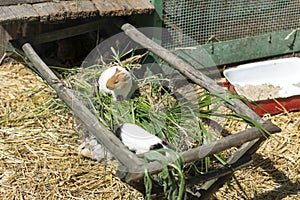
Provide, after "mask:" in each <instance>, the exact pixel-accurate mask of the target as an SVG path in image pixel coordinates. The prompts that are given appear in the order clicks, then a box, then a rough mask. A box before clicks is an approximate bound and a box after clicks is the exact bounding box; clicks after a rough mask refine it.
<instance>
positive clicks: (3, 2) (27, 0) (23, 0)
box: [0, 0, 53, 6]
mask: <svg viewBox="0 0 300 200" xmlns="http://www.w3.org/2000/svg"><path fill="white" fill-rule="evenodd" d="M49 1H53V0H0V6H10V5H17V4H33V3H40V2H49Z"/></svg>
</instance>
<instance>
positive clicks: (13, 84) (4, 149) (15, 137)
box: [0, 64, 300, 199]
mask: <svg viewBox="0 0 300 200" xmlns="http://www.w3.org/2000/svg"><path fill="white" fill-rule="evenodd" d="M0 81H1V87H0V102H1V104H0V106H1V109H0V125H1V128H0V159H1V162H0V197H1V199H138V198H141V197H142V195H141V194H140V193H138V192H137V191H136V190H134V189H132V188H131V187H129V186H128V185H126V184H125V183H123V182H121V181H120V180H119V179H118V178H117V177H116V176H115V175H114V174H115V170H114V169H115V167H114V166H115V164H114V163H108V164H107V165H106V167H105V164H104V163H97V162H94V161H91V160H88V159H84V158H83V157H81V156H79V155H78V154H77V150H76V149H77V147H78V145H79V144H78V133H77V132H76V131H75V128H74V121H73V116H72V114H71V113H70V111H69V109H68V108H66V107H65V106H64V105H63V103H62V102H61V101H60V100H59V99H58V98H57V97H56V95H55V94H54V92H53V90H52V89H50V88H49V87H48V86H47V85H45V83H44V82H43V81H42V80H41V79H40V78H38V77H36V76H35V75H33V74H32V73H31V71H30V70H28V69H26V68H25V67H24V66H22V65H21V64H6V65H3V66H1V67H0ZM266 118H270V119H271V120H272V121H273V122H274V123H275V124H277V125H278V126H280V127H281V128H282V129H283V131H282V132H281V133H278V134H276V135H275V138H276V140H275V138H270V139H268V141H266V142H265V143H264V144H263V145H262V146H261V148H260V149H259V151H258V152H257V154H255V155H254V164H253V165H252V166H251V167H248V168H246V169H242V170H239V171H237V172H236V173H235V175H236V177H237V180H238V181H239V183H240V184H241V186H242V189H241V188H239V187H238V184H237V183H236V181H235V180H232V181H230V182H229V183H227V184H225V185H224V186H223V187H222V188H221V189H220V191H218V192H217V193H216V195H215V196H216V197H217V198H218V199H243V198H248V199H299V196H300V193H299V189H300V183H299V180H300V179H299V169H300V168H299V166H300V163H299V162H300V161H299V160H300V159H299V155H300V147H299V142H300V112H294V113H284V114H280V115H276V116H266ZM226 128H228V129H230V131H232V132H237V131H238V130H241V129H243V128H245V127H244V125H243V124H242V123H238V122H236V121H235V122H231V121H228V123H227V127H226Z"/></svg>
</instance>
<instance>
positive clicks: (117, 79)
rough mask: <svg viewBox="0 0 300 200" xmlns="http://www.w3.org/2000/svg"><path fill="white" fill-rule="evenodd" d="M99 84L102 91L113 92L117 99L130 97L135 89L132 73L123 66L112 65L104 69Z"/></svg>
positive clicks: (105, 92)
mask: <svg viewBox="0 0 300 200" xmlns="http://www.w3.org/2000/svg"><path fill="white" fill-rule="evenodd" d="M98 84H99V90H100V92H102V93H104V94H111V95H112V97H113V99H114V100H115V101H117V100H125V99H128V98H129V97H130V94H131V93H132V90H133V80H132V77H131V74H130V73H129V72H128V71H127V70H126V69H124V68H123V67H121V66H112V67H109V68H108V69H106V70H105V71H103V72H102V73H101V75H100V78H99V80H98Z"/></svg>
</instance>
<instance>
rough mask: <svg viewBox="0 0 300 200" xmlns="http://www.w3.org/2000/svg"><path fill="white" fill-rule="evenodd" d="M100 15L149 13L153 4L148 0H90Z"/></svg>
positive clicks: (152, 8)
mask: <svg viewBox="0 0 300 200" xmlns="http://www.w3.org/2000/svg"><path fill="white" fill-rule="evenodd" d="M92 2H93V3H94V4H95V6H96V8H97V9H98V10H99V13H100V16H128V15H133V14H150V13H152V12H153V11H154V6H153V5H152V4H151V3H150V1H148V0H138V1H137V0H92Z"/></svg>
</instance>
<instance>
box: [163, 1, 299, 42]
mask: <svg viewBox="0 0 300 200" xmlns="http://www.w3.org/2000/svg"><path fill="white" fill-rule="evenodd" d="M163 21H164V23H165V26H166V28H167V29H168V34H166V33H164V34H163V38H162V42H163V45H164V46H165V47H168V48H172V47H187V46H194V45H196V44H205V43H206V42H207V41H208V40H209V39H210V38H211V36H213V35H214V36H215V37H216V39H219V40H221V41H226V40H233V39H239V38H245V37H250V36H255V35H259V34H264V33H269V32H276V31H282V30H289V29H294V28H297V27H299V25H300V0H272V1H270V0H240V1H236V0H216V1H206V0H163Z"/></svg>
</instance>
